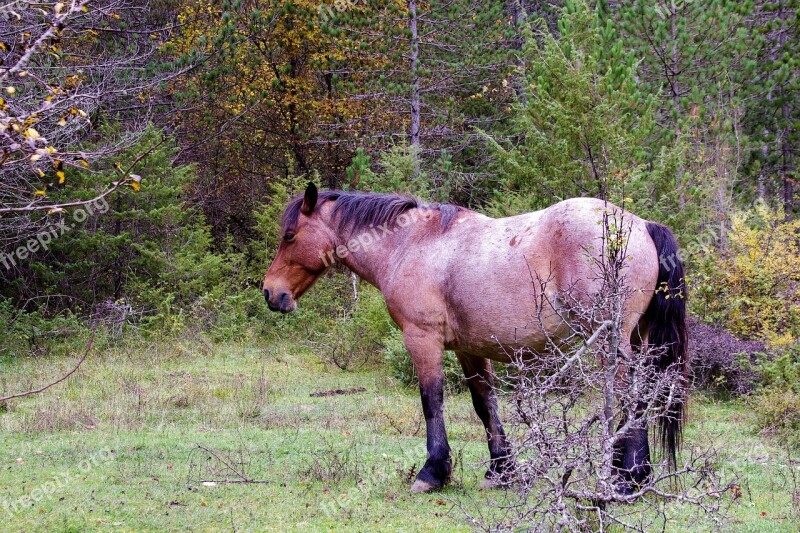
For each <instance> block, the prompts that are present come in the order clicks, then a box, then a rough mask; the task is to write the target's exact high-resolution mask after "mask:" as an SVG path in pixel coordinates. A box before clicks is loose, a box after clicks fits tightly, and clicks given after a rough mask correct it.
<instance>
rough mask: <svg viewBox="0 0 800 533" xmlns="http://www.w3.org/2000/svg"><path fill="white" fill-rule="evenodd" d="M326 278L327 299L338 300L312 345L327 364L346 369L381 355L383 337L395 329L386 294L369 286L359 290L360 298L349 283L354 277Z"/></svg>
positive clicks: (325, 294)
mask: <svg viewBox="0 0 800 533" xmlns="http://www.w3.org/2000/svg"><path fill="white" fill-rule="evenodd" d="M335 276H336V277H335V278H331V277H328V278H326V279H325V280H324V281H325V283H324V285H327V287H324V289H323V295H320V297H321V298H322V299H323V300H324V301H327V302H329V303H330V302H331V301H335V302H337V303H338V305H337V306H335V307H334V309H332V310H331V311H332V312H331V315H330V319H328V320H327V321H324V320H323V321H322V323H321V326H322V327H321V328H319V329H316V330H315V331H314V332H313V333H312V335H311V340H310V341H309V344H310V345H311V347H312V348H313V349H314V351H315V353H316V354H317V356H319V357H320V358H321V359H322V360H323V361H325V362H326V363H330V364H333V365H335V366H337V367H339V368H341V369H342V370H351V369H355V368H359V367H361V366H363V365H365V364H367V363H368V362H370V360H372V358H373V355H376V354H379V353H380V351H381V348H382V346H383V339H384V337H386V335H387V334H388V333H389V332H390V331H391V329H392V323H391V318H390V317H389V313H388V311H387V310H386V305H385V304H384V301H383V296H382V295H381V293H380V292H378V291H377V290H376V289H374V288H372V287H369V286H365V287H363V290H361V291H359V292H360V294H359V297H358V299H357V300H354V299H353V292H352V288H351V287H350V286H342V280H345V282H344V283H345V285H349V282H350V278H348V277H345V276H341V275H335Z"/></svg>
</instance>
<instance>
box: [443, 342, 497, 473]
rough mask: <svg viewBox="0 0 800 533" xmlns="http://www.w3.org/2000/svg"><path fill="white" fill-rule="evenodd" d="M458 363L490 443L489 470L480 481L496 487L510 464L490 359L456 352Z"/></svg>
mask: <svg viewBox="0 0 800 533" xmlns="http://www.w3.org/2000/svg"><path fill="white" fill-rule="evenodd" d="M456 357H457V358H458V362H459V363H461V368H462V369H463V370H464V377H465V378H466V380H467V385H468V387H469V392H470V394H471V395H472V405H473V406H474V407H475V413H476V414H477V415H478V418H480V419H481V422H483V427H484V428H485V429H486V438H487V441H488V444H489V459H490V462H489V469H488V470H487V471H486V476H485V479H484V480H483V481H482V482H481V487H483V488H495V487H497V486H500V485H502V484H503V482H504V481H505V476H504V474H505V473H506V472H507V470H508V467H509V461H510V459H509V457H510V453H509V446H508V440H507V439H506V434H505V431H504V430H503V425H502V423H501V422H500V416H499V414H498V410H497V397H496V394H495V389H494V372H493V371H492V362H491V361H490V360H489V359H485V358H483V357H476V356H474V355H469V354H466V353H457V354H456Z"/></svg>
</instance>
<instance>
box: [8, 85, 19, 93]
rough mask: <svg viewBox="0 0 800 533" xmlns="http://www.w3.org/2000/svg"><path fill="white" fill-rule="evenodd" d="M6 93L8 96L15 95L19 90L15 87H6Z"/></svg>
mask: <svg viewBox="0 0 800 533" xmlns="http://www.w3.org/2000/svg"><path fill="white" fill-rule="evenodd" d="M6 92H7V93H8V94H14V93H15V92H17V90H16V89H15V88H14V87H12V86H10V85H9V86H8V87H6Z"/></svg>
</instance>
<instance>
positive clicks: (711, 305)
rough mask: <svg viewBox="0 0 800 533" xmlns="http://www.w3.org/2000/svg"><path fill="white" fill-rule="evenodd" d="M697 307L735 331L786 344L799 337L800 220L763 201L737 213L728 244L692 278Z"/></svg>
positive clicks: (781, 345) (777, 345)
mask: <svg viewBox="0 0 800 533" xmlns="http://www.w3.org/2000/svg"><path fill="white" fill-rule="evenodd" d="M691 281H692V286H693V287H694V290H695V294H696V297H695V298H693V299H692V303H691V305H692V310H693V311H694V312H695V313H697V314H699V315H701V316H703V317H704V318H706V319H709V320H714V321H715V322H719V323H721V324H722V325H723V326H724V327H725V328H726V329H728V330H729V331H731V332H732V333H733V334H735V335H738V336H741V337H744V338H748V339H759V340H762V341H764V342H766V343H767V344H768V345H769V346H770V348H774V349H779V350H783V349H787V348H789V347H790V346H791V345H793V344H795V343H796V342H797V339H798V338H800V220H794V221H791V222H786V221H785V218H784V216H783V213H782V212H780V211H777V212H773V211H770V210H769V209H768V208H767V207H766V206H764V205H759V206H757V207H756V208H755V209H754V210H752V211H750V212H748V213H740V214H738V215H736V216H734V217H733V223H732V229H731V232H730V233H729V234H728V246H727V248H726V249H724V250H723V251H721V252H719V253H718V254H716V255H712V256H709V257H707V258H706V261H704V262H703V263H702V264H701V265H700V267H699V269H698V273H697V275H696V276H695V277H694V278H693V279H692V280H691Z"/></svg>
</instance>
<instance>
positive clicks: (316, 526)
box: [0, 341, 800, 531]
mask: <svg viewBox="0 0 800 533" xmlns="http://www.w3.org/2000/svg"><path fill="white" fill-rule="evenodd" d="M68 366H69V362H68V361H64V360H61V359H58V362H55V360H53V359H46V358H45V359H41V358H40V359H34V358H31V359H27V360H17V361H10V360H6V361H5V362H3V364H2V366H1V367H0V370H2V373H3V374H2V375H3V376H4V377H3V379H4V387H5V389H6V390H8V389H11V388H13V389H17V388H24V387H25V386H27V385H28V382H31V383H38V382H45V381H47V379H48V378H51V377H52V376H54V375H56V374H57V373H58V372H59V371H60V370H61V369H63V368H67V367H68ZM14 376H16V377H17V381H16V385H15V384H14V383H15V381H14V379H13V378H14ZM23 376H24V381H21V382H20V378H21V377H23ZM350 387H365V388H366V389H367V391H366V392H364V393H360V394H354V395H347V396H327V397H318V398H315V397H311V396H310V393H311V392H315V391H323V390H329V389H336V388H350ZM691 412H692V420H691V423H690V425H689V427H688V430H687V443H686V445H687V446H689V447H691V446H705V445H707V444H708V443H709V442H712V441H713V442H714V443H716V444H717V445H718V446H719V447H720V449H721V456H720V466H721V470H722V473H723V474H724V475H729V476H732V475H736V476H739V478H740V479H741V481H740V484H741V486H742V496H741V497H740V498H738V499H737V500H736V501H731V502H730V504H731V506H732V507H731V514H732V515H733V524H732V525H733V529H734V530H737V531H797V530H798V527H799V526H800V519H799V518H798V516H797V514H794V512H793V509H792V504H791V498H792V495H791V494H790V493H789V492H787V487H788V486H789V485H788V484H787V483H786V479H785V477H786V475H787V472H789V470H788V468H789V467H788V466H787V465H786V464H785V460H784V459H781V458H782V457H785V454H784V453H782V452H781V450H780V449H779V447H777V446H775V444H774V443H772V442H770V440H769V439H768V438H766V437H760V436H758V435H757V434H755V433H754V432H753V431H752V430H751V429H750V427H749V425H748V423H747V416H748V415H747V411H746V409H745V408H744V407H743V406H742V405H741V404H738V403H735V402H730V403H714V402H711V401H709V400H706V399H703V398H696V399H695V401H694V402H693V404H692V405H691ZM446 413H447V421H448V431H449V436H450V441H451V446H452V447H453V450H454V456H455V458H456V466H455V471H454V482H453V484H452V485H451V486H449V487H448V488H446V489H445V490H443V491H442V492H439V493H436V494H429V495H411V494H409V492H408V488H409V483H410V478H411V477H412V476H413V471H414V469H415V468H419V467H420V466H421V465H422V463H423V461H424V458H425V432H424V423H423V421H422V413H421V407H420V404H419V399H418V395H417V392H416V391H414V390H409V389H407V388H404V387H401V386H398V385H397V384H396V383H395V382H394V381H393V380H392V379H391V378H388V377H387V376H386V375H385V372H384V371H382V369H381V368H378V367H373V368H368V369H363V370H360V371H357V372H344V371H341V370H339V369H336V368H332V367H330V366H326V365H324V364H323V363H321V362H320V361H319V360H318V359H317V358H316V357H315V356H314V355H313V354H311V353H309V352H308V351H307V349H305V348H303V347H301V346H298V345H295V344H285V345H270V346H258V345H256V344H245V343H236V344H229V345H212V344H209V343H205V342H198V341H195V342H185V343H180V342H177V343H173V344H167V343H154V344H152V345H143V344H141V343H139V344H137V345H136V346H129V347H121V346H116V347H113V346H112V347H107V348H105V349H101V350H97V351H95V353H94V354H93V355H92V356H91V358H90V359H89V360H87V362H86V363H85V364H84V366H83V367H82V368H81V370H80V371H79V373H78V374H76V375H75V376H74V377H73V378H72V379H70V380H69V381H68V382H66V383H64V384H61V385H59V386H58V387H57V388H53V389H51V390H49V391H47V392H45V393H44V394H41V395H38V396H34V397H29V398H25V399H22V400H16V401H13V402H11V403H9V405H8V408H7V410H6V411H5V412H3V413H1V414H0V440H1V442H0V444H1V445H0V529H1V530H3V531H85V530H106V529H113V530H117V531H132V530H137V531H139V530H152V531H188V530H192V531H220V530H236V531H255V530H257V531H263V530H269V531H292V530H304V531H305V530H309V529H310V530H317V531H329V530H330V531H343V530H355V531H376V530H397V531H401V530H402V531H442V530H454V531H459V530H461V531H465V530H468V529H469V522H468V520H467V518H466V516H465V514H464V512H463V511H462V510H461V507H467V508H471V509H475V510H479V511H481V512H483V511H486V510H487V509H488V507H489V506H490V505H491V500H492V498H494V496H492V495H488V496H487V495H486V493H483V492H480V491H479V490H478V488H477V484H478V481H479V480H480V479H481V477H482V474H483V472H484V470H485V466H484V465H482V464H481V462H482V461H484V460H485V459H486V455H487V451H486V445H485V443H484V436H483V429H482V427H481V425H480V423H479V421H478V419H477V417H476V416H475V415H474V413H473V412H472V407H471V403H470V400H469V396H468V394H458V395H451V396H450V397H449V398H448V401H447V406H446ZM200 447H203V448H205V449H207V450H209V451H210V452H211V453H209V452H207V451H204V450H202V449H201V448H200ZM214 455H216V456H217V457H214ZM220 459H221V460H224V461H227V462H228V463H229V464H232V465H233V468H235V469H236V471H237V472H239V473H243V474H244V475H246V476H247V477H248V478H249V479H251V480H256V481H266V483H253V484H224V483H217V484H216V485H214V486H208V485H207V484H205V485H204V484H203V483H202V481H203V480H210V479H214V480H221V479H225V478H227V479H238V478H239V477H238V476H237V475H236V474H235V473H233V472H231V471H230V470H226V468H225V467H224V465H223V463H222V462H221V461H220ZM87 461H88V462H87ZM782 461H783V462H782ZM798 475H799V476H800V472H798ZM48 483H49V484H48ZM31 495H35V496H37V501H32V500H25V501H22V504H21V505H19V506H18V508H16V509H11V510H9V505H10V504H13V503H14V502H20V498H24V497H26V496H31ZM728 499H730V498H728ZM4 503H5V508H4V507H3V505H4ZM686 516H688V514H684V511H683V510H681V509H680V508H677V507H675V508H673V509H671V510H670V520H671V521H670V522H668V529H692V530H697V529H700V530H702V529H708V528H709V527H710V524H705V523H700V524H696V523H694V522H687V521H686Z"/></svg>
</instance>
